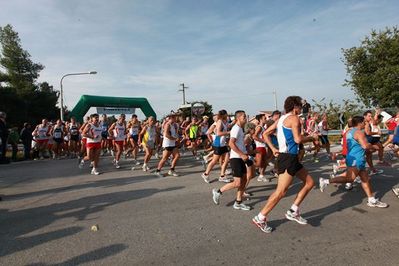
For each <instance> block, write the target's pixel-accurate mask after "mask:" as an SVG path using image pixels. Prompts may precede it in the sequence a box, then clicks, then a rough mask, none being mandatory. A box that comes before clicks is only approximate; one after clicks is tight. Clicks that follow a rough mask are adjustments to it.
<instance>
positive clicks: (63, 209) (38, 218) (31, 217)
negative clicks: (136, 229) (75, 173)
mask: <svg viewBox="0 0 399 266" xmlns="http://www.w3.org/2000/svg"><path fill="white" fill-rule="evenodd" d="M183 188H184V187H182V186H180V187H170V188H166V189H155V188H151V189H139V190H132V191H120V192H113V193H106V194H101V195H95V196H87V197H83V198H80V199H76V200H70V201H67V202H62V203H53V204H50V205H47V206H40V207H34V208H30V209H23V210H15V211H9V210H7V209H0V228H1V232H0V243H2V248H1V249H0V257H3V256H6V255H9V254H13V253H15V252H18V251H22V250H27V249H29V248H32V247H34V246H36V245H39V244H43V243H45V242H48V241H52V240H55V239H60V238H63V237H66V236H70V235H74V234H76V233H78V232H80V231H81V230H83V228H81V227H71V228H66V229H61V230H57V231H54V232H49V233H43V234H39V235H34V236H29V237H25V236H24V235H27V234H30V233H32V232H34V231H36V230H39V229H41V228H43V227H45V226H47V225H50V224H52V223H54V222H55V221H57V220H59V219H65V218H74V219H75V221H82V220H85V219H86V217H87V216H88V215H90V214H93V213H98V212H100V211H102V210H104V209H105V208H108V207H111V206H113V205H116V204H119V203H123V202H128V201H133V200H137V199H142V198H146V197H150V196H152V195H154V194H157V193H164V192H169V191H175V190H179V189H183ZM3 243H7V244H6V245H5V244H3Z"/></svg>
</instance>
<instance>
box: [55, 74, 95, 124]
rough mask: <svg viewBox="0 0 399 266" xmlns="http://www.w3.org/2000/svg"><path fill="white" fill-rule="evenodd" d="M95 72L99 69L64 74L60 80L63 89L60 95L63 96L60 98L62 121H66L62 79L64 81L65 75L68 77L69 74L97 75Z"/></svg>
mask: <svg viewBox="0 0 399 266" xmlns="http://www.w3.org/2000/svg"><path fill="white" fill-rule="evenodd" d="M95 74H97V71H89V72H79V73H69V74H65V75H64V76H62V78H61V81H60V85H61V91H60V97H61V100H60V103H61V110H60V112H61V115H60V118H61V121H64V91H63V89H62V81H63V79H64V78H65V77H67V76H78V75H95Z"/></svg>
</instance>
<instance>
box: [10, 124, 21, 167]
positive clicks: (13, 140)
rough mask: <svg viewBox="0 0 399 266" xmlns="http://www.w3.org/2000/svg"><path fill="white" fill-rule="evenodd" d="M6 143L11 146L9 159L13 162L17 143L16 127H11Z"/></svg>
mask: <svg viewBox="0 0 399 266" xmlns="http://www.w3.org/2000/svg"><path fill="white" fill-rule="evenodd" d="M8 143H9V144H10V145H11V147H12V156H11V160H12V161H14V162H15V161H17V153H18V143H19V134H18V128H16V127H13V128H11V130H10V135H9V136H8Z"/></svg>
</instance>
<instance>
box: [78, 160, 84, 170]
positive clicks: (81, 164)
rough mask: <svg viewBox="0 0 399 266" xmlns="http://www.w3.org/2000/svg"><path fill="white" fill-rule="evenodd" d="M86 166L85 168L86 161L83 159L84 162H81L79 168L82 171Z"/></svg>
mask: <svg viewBox="0 0 399 266" xmlns="http://www.w3.org/2000/svg"><path fill="white" fill-rule="evenodd" d="M84 166H85V160H83V159H82V160H81V161H80V163H79V168H80V169H83V167H84Z"/></svg>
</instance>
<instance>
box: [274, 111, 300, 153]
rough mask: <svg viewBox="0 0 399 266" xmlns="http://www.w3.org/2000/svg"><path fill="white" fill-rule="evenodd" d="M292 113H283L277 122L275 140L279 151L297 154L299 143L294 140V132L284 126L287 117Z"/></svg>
mask: <svg viewBox="0 0 399 266" xmlns="http://www.w3.org/2000/svg"><path fill="white" fill-rule="evenodd" d="M291 115H293V114H286V115H283V116H282V117H281V118H280V119H279V121H278V123H277V141H278V146H279V152H280V153H289V154H295V155H296V154H298V151H299V145H298V143H296V142H295V140H294V134H293V133H292V129H291V128H287V127H285V126H284V121H285V119H287V117H289V116H291Z"/></svg>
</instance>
